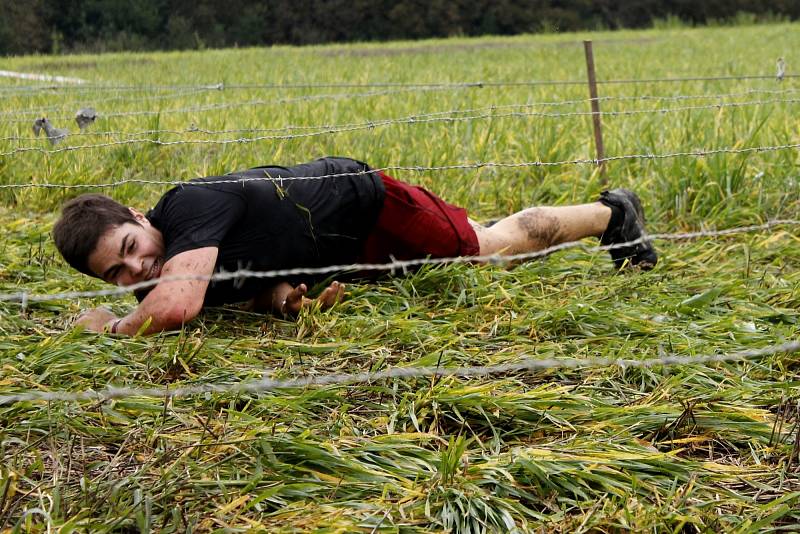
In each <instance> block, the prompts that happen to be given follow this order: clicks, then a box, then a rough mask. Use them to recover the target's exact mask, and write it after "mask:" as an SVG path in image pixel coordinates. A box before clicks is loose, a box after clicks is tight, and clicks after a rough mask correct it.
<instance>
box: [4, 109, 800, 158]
mask: <svg viewBox="0 0 800 534" xmlns="http://www.w3.org/2000/svg"><path fill="white" fill-rule="evenodd" d="M576 102H585V100H578V101H563V102H559V103H554V102H544V103H539V104H504V105H499V106H488V107H483V108H473V109H463V110H459V109H453V110H446V111H434V112H430V113H420V114H415V115H408V116H404V117H394V118H383V119H373V120H370V121H366V122H354V123H345V124H321V125H317V126H284V127H282V128H235V129H228V130H205V129H202V128H197V127H193V128H188V129H185V130H146V131H142V132H131V133H128V134H126V133H125V132H87V133H83V134H76V135H91V136H109V135H115V136H122V135H127V136H128V137H134V136H135V137H137V138H134V139H124V140H121V141H112V143H117V144H148V143H150V144H152V143H156V144H161V145H163V144H167V145H169V144H170V143H173V144H175V143H186V144H216V143H225V142H229V143H230V142H236V143H239V142H242V139H247V140H249V141H251V142H252V141H256V140H257V141H265V140H290V139H298V138H305V137H315V136H322V135H332V134H338V133H346V132H353V131H360V130H372V129H375V128H379V127H386V126H391V125H396V124H407V125H418V124H430V123H439V122H444V123H457V122H470V121H477V120H482V119H503V118H527V117H544V118H564V117H585V116H589V115H595V114H597V115H603V116H606V117H616V116H631V115H642V114H653V115H663V114H667V113H677V112H683V111H699V110H708V109H714V110H718V109H723V108H743V107H749V106H760V105H764V104H796V103H800V98H787V99H765V100H750V101H745V102H718V103H716V104H705V105H695V106H680V107H672V108H648V109H631V110H621V111H615V110H606V111H599V112H593V111H570V112H544V111H512V112H508V113H497V111H498V110H504V109H523V110H524V109H530V108H532V107H536V106H546V105H553V104H572V103H576ZM476 112H480V113H479V114H478V115H464V116H460V115H461V114H466V113H476ZM293 130H315V131H310V132H306V133H300V134H285V135H266V136H258V137H249V138H236V139H219V140H217V139H192V140H184V141H161V140H160V139H147V138H144V139H140V138H138V137H140V136H144V135H153V134H164V135H186V134H191V135H195V134H198V133H204V134H208V135H221V134H227V133H260V132H281V131H293ZM0 140H14V141H36V140H37V139H36V138H35V137H15V136H12V137H5V138H0ZM108 146H116V145H109V143H99V144H94V145H77V146H75V147H74V148H75V149H80V150H84V149H86V150H88V149H92V148H104V147H108ZM31 149H34V150H35V149H37V147H18V148H16V149H15V150H16V151H17V152H25V151H30V150H31ZM50 153H52V152H50ZM5 154H6V155H11V153H8V152H7V153H5Z"/></svg>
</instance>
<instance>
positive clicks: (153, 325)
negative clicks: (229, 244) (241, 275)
mask: <svg viewBox="0 0 800 534" xmlns="http://www.w3.org/2000/svg"><path fill="white" fill-rule="evenodd" d="M218 253H219V250H218V248H217V247H204V248H199V249H194V250H189V251H186V252H182V253H180V254H177V255H176V256H175V257H173V258H171V259H170V260H169V261H167V262H166V263H165V264H164V267H163V268H162V270H161V275H160V276H161V277H162V278H165V277H169V276H197V277H198V278H203V277H205V279H201V280H178V281H174V282H170V281H162V282H159V284H158V285H156V286H155V287H154V288H153V289H152V291H150V293H148V294H147V296H146V297H145V298H144V299H143V300H142V302H140V303H139V305H138V306H137V307H136V309H135V310H133V312H131V313H129V314H128V315H126V316H124V317H121V318H117V317H115V316H114V315H113V314H111V313H110V312H108V311H107V310H104V309H102V308H98V309H95V310H91V311H89V312H88V313H86V314H84V315H83V316H81V317H80V318H79V319H78V321H77V322H76V325H83V326H85V327H86V328H87V329H89V330H94V331H97V332H102V331H103V330H112V329H113V331H114V332H116V333H118V334H126V335H134V334H136V333H137V332H138V331H139V330H140V329H141V328H142V325H143V324H145V322H147V321H148V320H149V321H150V324H149V325H148V326H147V328H146V329H145V330H144V332H143V333H145V334H152V333H155V332H161V331H163V330H175V329H178V328H180V327H181V326H182V325H183V324H184V323H187V322H189V321H191V320H192V319H194V318H195V317H197V314H198V313H200V310H201V309H202V308H203V300H204V299H205V295H206V289H207V288H208V284H209V280H208V277H210V276H211V275H212V274H213V272H214V265H215V264H216V261H217V255H218Z"/></svg>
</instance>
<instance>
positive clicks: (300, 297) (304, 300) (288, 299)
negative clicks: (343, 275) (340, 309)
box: [278, 281, 344, 315]
mask: <svg viewBox="0 0 800 534" xmlns="http://www.w3.org/2000/svg"><path fill="white" fill-rule="evenodd" d="M307 292H308V287H307V286H306V285H305V284H300V285H298V286H297V287H294V288H292V289H291V290H290V291H289V292H288V293H287V294H286V296H285V297H284V300H283V301H282V303H281V305H280V309H279V310H278V311H280V312H281V313H283V314H285V315H297V314H298V313H300V310H301V309H303V308H311V307H313V306H316V305H319V307H320V309H322V310H325V309H327V308H330V307H331V306H333V305H334V304H336V303H337V302H339V301H340V300H342V299H343V298H344V284H340V283H339V282H336V281H334V282H331V285H329V286H328V287H326V288H325V289H324V290H323V291H322V293H320V295H319V296H318V297H317V298H316V299H310V298H308V297H306V293H307Z"/></svg>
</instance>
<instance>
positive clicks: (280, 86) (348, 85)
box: [0, 74, 800, 93]
mask: <svg viewBox="0 0 800 534" xmlns="http://www.w3.org/2000/svg"><path fill="white" fill-rule="evenodd" d="M798 77H800V74H786V75H784V77H783V78H784V80H787V79H793V78H798ZM745 80H775V75H770V74H731V75H721V76H720V75H717V76H683V77H654V78H621V79H613V78H612V79H607V80H597V83H598V84H601V85H602V84H608V85H635V84H647V83H651V84H656V83H686V82H706V81H745ZM586 83H587V82H586V80H518V81H513V80H511V81H501V80H492V81H482V80H476V81H456V82H361V83H359V82H340V83H292V82H289V83H263V84H235V83H224V82H217V83H211V84H199V85H186V84H183V85H180V84H175V85H108V84H102V85H100V84H95V85H91V84H82V85H81V86H79V87H77V86H76V87H72V86H57V85H38V86H19V85H15V86H9V88H8V90H10V91H12V90H17V91H25V92H28V93H30V92H34V91H67V90H71V91H75V90H78V91H98V92H99V91H119V92H122V91H139V92H145V91H172V90H186V89H200V88H208V87H220V88H221V89H222V90H229V89H237V90H242V89H245V90H249V89H275V90H286V89H354V88H359V89H364V88H374V87H403V88H421V87H436V88H443V89H453V88H464V87H529V86H531V87H533V86H542V85H552V86H559V85H586ZM3 90H6V88H0V91H3Z"/></svg>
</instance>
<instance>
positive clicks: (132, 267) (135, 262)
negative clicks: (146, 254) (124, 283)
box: [125, 258, 144, 277]
mask: <svg viewBox="0 0 800 534" xmlns="http://www.w3.org/2000/svg"><path fill="white" fill-rule="evenodd" d="M125 266H126V267H127V269H128V272H129V273H130V274H131V276H133V277H137V276H141V274H142V273H143V272H144V266H143V265H142V260H140V259H138V258H129V259H128V260H127V261H126V262H125Z"/></svg>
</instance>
